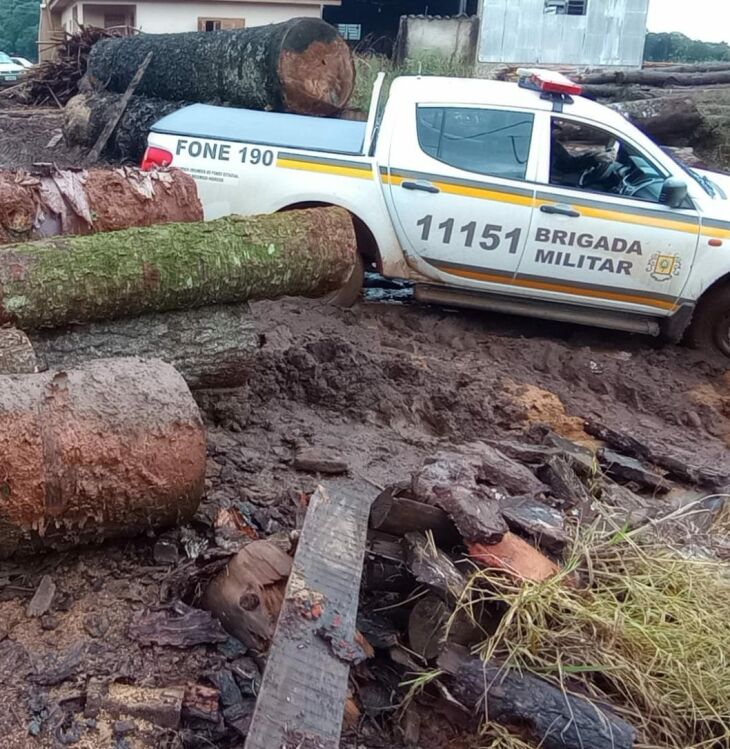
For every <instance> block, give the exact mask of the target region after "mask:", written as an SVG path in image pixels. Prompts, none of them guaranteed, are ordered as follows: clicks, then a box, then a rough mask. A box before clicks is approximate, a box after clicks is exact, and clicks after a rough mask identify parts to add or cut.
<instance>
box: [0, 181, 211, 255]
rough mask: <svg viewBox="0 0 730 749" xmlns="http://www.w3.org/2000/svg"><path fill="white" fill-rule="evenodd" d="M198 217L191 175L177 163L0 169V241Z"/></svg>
mask: <svg viewBox="0 0 730 749" xmlns="http://www.w3.org/2000/svg"><path fill="white" fill-rule="evenodd" d="M202 220H203V208H202V206H201V204H200V199H199V198H198V192H197V189H196V187H195V180H193V178H192V177H190V176H189V175H187V174H185V172H182V171H180V170H178V169H170V170H162V171H158V172H141V171H139V170H138V169H131V168H124V169H90V170H88V171H70V170H63V171H55V170H54V171H52V172H50V173H49V174H46V175H41V174H28V173H26V172H2V171H0V244H9V243H11V242H27V241H29V240H32V239H41V238H44V237H54V236H57V235H59V234H94V233H96V232H102V231H114V230H116V229H126V228H128V227H132V226H152V225H153V224H167V223H170V222H173V221H202Z"/></svg>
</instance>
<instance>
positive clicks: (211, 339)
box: [0, 304, 259, 389]
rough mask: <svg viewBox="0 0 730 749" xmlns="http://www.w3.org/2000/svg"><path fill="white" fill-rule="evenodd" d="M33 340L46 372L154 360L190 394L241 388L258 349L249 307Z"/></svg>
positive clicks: (154, 317) (102, 325)
mask: <svg viewBox="0 0 730 749" xmlns="http://www.w3.org/2000/svg"><path fill="white" fill-rule="evenodd" d="M0 333H2V331H0ZM1 340H2V339H1V338H0V342H1ZM31 340H32V343H33V348H34V349H35V353H36V356H37V358H38V361H39V363H40V364H41V365H45V367H47V368H50V369H58V368H67V367H77V366H79V365H81V364H84V363H85V362H88V361H94V360H95V359H106V358H114V357H117V356H138V357H140V358H142V359H150V358H156V359H162V361H164V362H167V363H168V364H172V365H173V366H174V367H175V369H177V371H178V372H179V373H180V374H181V375H182V376H183V378H184V380H185V382H186V383H187V384H188V387H190V388H191V389H200V388H226V387H239V386H240V385H243V384H244V383H245V382H246V380H247V378H248V376H249V372H250V369H251V367H250V365H251V362H252V359H253V357H254V356H255V354H256V351H257V350H258V349H259V333H258V331H257V329H256V325H255V321H254V318H253V316H252V315H251V314H250V311H249V307H248V305H247V304H226V305H223V304H221V305H215V306H211V307H200V308H198V309H192V310H182V311H179V312H158V313H153V314H149V315H142V316H141V317H134V318H131V319H128V320H109V321H102V322H92V323H87V324H85V325H71V326H69V327H65V328H46V329H43V330H37V331H35V332H34V333H32V334H31ZM0 361H1V359H0ZM0 373H2V372H0Z"/></svg>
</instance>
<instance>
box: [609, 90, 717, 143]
mask: <svg viewBox="0 0 730 749" xmlns="http://www.w3.org/2000/svg"><path fill="white" fill-rule="evenodd" d="M610 106H611V109H615V110H616V111H617V112H620V113H621V114H622V115H623V116H624V117H626V118H627V119H628V120H629V121H630V122H632V123H633V124H634V125H636V127H638V128H639V129H640V130H643V131H644V132H645V133H646V134H647V135H649V136H651V137H652V138H654V139H655V140H657V141H659V142H661V143H663V144H665V145H683V144H686V143H687V142H688V141H690V140H692V139H693V138H695V137H696V136H697V133H698V131H699V130H700V129H703V128H707V120H706V119H705V117H704V116H703V115H702V113H701V112H700V110H699V108H698V106H697V102H696V101H695V100H694V99H693V98H692V97H689V96H682V97H679V96H663V97H661V98H659V99H645V100H643V101H624V102H618V103H616V104H611V105H610Z"/></svg>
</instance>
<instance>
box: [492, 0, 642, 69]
mask: <svg viewBox="0 0 730 749" xmlns="http://www.w3.org/2000/svg"><path fill="white" fill-rule="evenodd" d="M648 11H649V0H588V6H587V13H586V15H584V16H578V15H564V14H548V13H545V0H482V12H481V17H482V32H481V40H480V49H479V61H480V62H483V63H541V64H565V65H591V66H593V65H616V66H622V67H630V66H639V65H641V61H642V56H643V52H644V37H645V35H646V17H647V13H648Z"/></svg>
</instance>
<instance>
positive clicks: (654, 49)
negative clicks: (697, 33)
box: [644, 31, 730, 62]
mask: <svg viewBox="0 0 730 749" xmlns="http://www.w3.org/2000/svg"><path fill="white" fill-rule="evenodd" d="M644 59H646V60H648V61H651V62H714V61H720V62H724V61H725V60H730V46H728V45H727V44H726V43H725V42H718V43H714V42H701V41H699V40H697V39H690V38H689V37H688V36H685V35H684V34H680V33H679V32H677V31H674V32H672V33H671V34H653V33H649V34H647V35H646V47H645V49H644Z"/></svg>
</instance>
